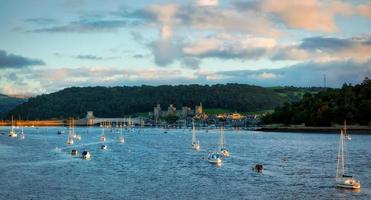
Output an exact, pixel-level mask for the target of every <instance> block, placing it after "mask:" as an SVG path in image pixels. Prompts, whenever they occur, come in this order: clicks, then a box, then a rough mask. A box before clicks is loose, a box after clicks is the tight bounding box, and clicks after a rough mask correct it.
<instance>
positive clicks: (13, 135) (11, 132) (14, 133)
mask: <svg viewBox="0 0 371 200" xmlns="http://www.w3.org/2000/svg"><path fill="white" fill-rule="evenodd" d="M9 137H12V138H15V137H17V133H16V132H15V130H14V124H13V116H12V128H11V129H10V132H9Z"/></svg>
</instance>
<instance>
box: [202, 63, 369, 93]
mask: <svg viewBox="0 0 371 200" xmlns="http://www.w3.org/2000/svg"><path fill="white" fill-rule="evenodd" d="M200 75H201V76H204V77H205V79H207V78H206V77H217V78H214V79H212V81H211V83H230V82H234V83H247V84H256V85H261V86H277V85H281V86H283V85H286V86H289V85H294V86H302V87H308V86H323V75H326V77H327V84H328V86H330V87H341V85H342V84H343V83H344V82H347V83H352V84H356V83H360V82H361V81H362V80H363V79H364V78H365V77H370V76H371V60H368V61H366V62H364V63H358V62H354V61H353V60H346V61H335V62H333V61H330V62H305V63H300V64H296V65H292V66H286V67H282V68H278V69H261V70H234V71H219V72H207V73H205V72H204V73H203V74H202V73H201V74H200ZM208 80H209V81H210V80H211V79H208Z"/></svg>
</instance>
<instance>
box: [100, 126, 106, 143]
mask: <svg viewBox="0 0 371 200" xmlns="http://www.w3.org/2000/svg"><path fill="white" fill-rule="evenodd" d="M104 129H105V127H104V125H103V128H102V135H101V136H100V140H101V141H102V142H105V141H106V139H107V138H106V135H105V133H104Z"/></svg>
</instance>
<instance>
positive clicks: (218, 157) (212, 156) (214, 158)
mask: <svg viewBox="0 0 371 200" xmlns="http://www.w3.org/2000/svg"><path fill="white" fill-rule="evenodd" d="M222 159H223V155H222V154H220V153H219V152H212V153H209V155H208V156H207V161H208V162H209V163H211V164H215V165H221V164H222V161H223V160H222Z"/></svg>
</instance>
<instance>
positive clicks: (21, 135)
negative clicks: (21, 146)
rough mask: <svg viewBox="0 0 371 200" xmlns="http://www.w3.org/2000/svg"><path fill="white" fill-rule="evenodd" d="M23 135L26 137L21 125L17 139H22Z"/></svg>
mask: <svg viewBox="0 0 371 200" xmlns="http://www.w3.org/2000/svg"><path fill="white" fill-rule="evenodd" d="M25 137H26V136H25V134H24V131H23V126H22V127H21V133H20V134H19V139H20V140H24V138H25Z"/></svg>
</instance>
